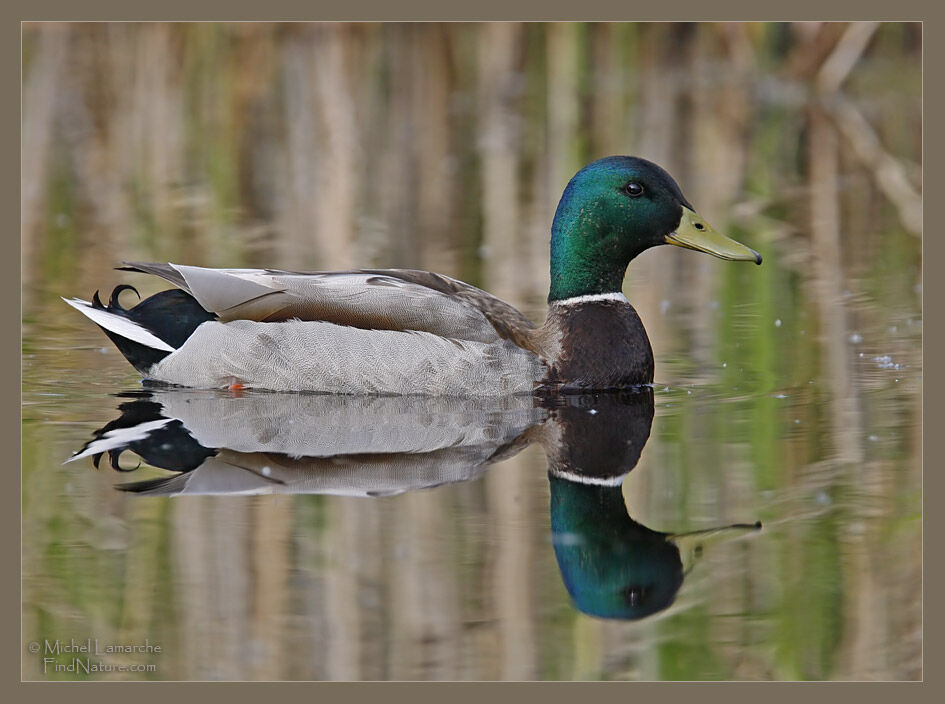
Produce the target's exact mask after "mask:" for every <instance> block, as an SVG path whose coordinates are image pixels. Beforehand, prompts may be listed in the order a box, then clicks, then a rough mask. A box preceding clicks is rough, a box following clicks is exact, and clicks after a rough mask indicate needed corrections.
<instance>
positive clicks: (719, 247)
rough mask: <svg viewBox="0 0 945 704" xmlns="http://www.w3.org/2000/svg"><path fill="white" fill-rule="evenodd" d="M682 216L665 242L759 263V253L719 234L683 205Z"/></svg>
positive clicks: (718, 255) (720, 257)
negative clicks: (677, 225)
mask: <svg viewBox="0 0 945 704" xmlns="http://www.w3.org/2000/svg"><path fill="white" fill-rule="evenodd" d="M682 210H683V214H682V218H681V219H680V221H679V227H677V228H676V231H675V232H672V233H670V234H668V235H666V244H673V245H676V246H677V247H685V248H686V249H694V250H696V251H697V252H705V253H706V254H711V255H713V256H716V257H718V258H719V259H729V260H731V261H743V262H754V263H755V264H761V255H760V254H758V252H756V251H755V250H753V249H749V248H748V247H746V246H745V245H743V244H742V243H741V242H736V241H735V240H733V239H730V238H728V237H726V236H725V235H722V234H719V233H718V232H716V231H715V230H713V229H712V226H711V225H709V223H707V222H706V221H705V220H703V219H702V218H700V217H699V216H698V215H696V214H695V213H694V212H692V211H691V210H690V209H689V208H687V207H686V206H683V209H682Z"/></svg>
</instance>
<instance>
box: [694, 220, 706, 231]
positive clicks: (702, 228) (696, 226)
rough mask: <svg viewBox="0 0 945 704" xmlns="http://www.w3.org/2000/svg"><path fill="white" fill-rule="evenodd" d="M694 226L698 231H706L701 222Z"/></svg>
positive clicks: (695, 223)
mask: <svg viewBox="0 0 945 704" xmlns="http://www.w3.org/2000/svg"><path fill="white" fill-rule="evenodd" d="M692 225H693V227H695V228H696V229H697V230H704V229H705V225H703V224H702V223H701V222H694V223H693V224H692Z"/></svg>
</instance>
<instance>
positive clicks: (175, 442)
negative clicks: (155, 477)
mask: <svg viewBox="0 0 945 704" xmlns="http://www.w3.org/2000/svg"><path fill="white" fill-rule="evenodd" d="M118 408H119V410H120V411H121V415H120V416H119V417H118V418H116V419H115V420H113V421H110V422H109V423H107V424H105V425H104V426H102V427H101V428H99V429H98V430H96V431H95V432H94V433H93V438H92V440H90V441H89V442H87V443H86V444H85V446H84V447H83V448H82V449H81V450H79V452H77V453H76V454H80V453H81V452H82V451H83V450H85V448H87V447H89V446H91V445H92V444H94V443H95V442H98V441H101V440H103V439H107V438H109V437H120V433H121V431H126V432H127V433H128V439H127V441H122V443H121V444H120V445H117V446H115V447H112V448H109V449H106V450H103V451H102V452H98V453H96V454H94V455H92V463H93V464H94V465H95V467H96V468H98V466H99V463H100V462H101V459H102V456H103V455H108V464H109V466H110V467H111V468H112V469H114V470H116V471H119V472H132V471H134V470H136V469H138V467H140V466H141V464H140V462H139V463H138V465H137V466H135V467H123V466H121V463H120V461H119V458H120V457H121V455H122V453H124V452H125V451H127V450H131V451H132V452H134V453H136V454H138V455H139V456H140V457H141V458H142V459H143V460H144V461H145V462H147V463H148V464H149V465H151V466H153V467H160V468H162V469H169V470H172V471H175V472H190V471H192V470H194V469H196V468H197V467H199V466H200V465H201V464H202V463H203V461H204V460H205V459H206V458H207V457H210V456H212V455H215V454H216V450H214V449H209V448H206V447H204V446H203V445H201V444H200V443H198V442H197V441H196V440H195V439H194V438H193V436H192V435H191V434H190V433H189V432H188V431H187V429H186V428H185V427H184V425H183V423H181V422H180V421H179V420H177V419H174V420H168V422H167V423H166V424H165V425H162V426H160V427H157V428H151V429H149V430H147V432H142V433H139V434H135V433H134V429H135V428H137V427H139V426H142V425H144V424H147V423H152V422H154V421H159V420H162V419H165V417H164V416H163V415H162V414H161V408H162V407H161V404H159V403H155V402H153V401H147V400H144V399H140V398H139V399H137V400H134V401H127V402H125V403H123V404H121V405H120V406H119V407H118Z"/></svg>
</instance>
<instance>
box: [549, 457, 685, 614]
mask: <svg viewBox="0 0 945 704" xmlns="http://www.w3.org/2000/svg"><path fill="white" fill-rule="evenodd" d="M549 481H550V482H551V534H552V542H553V544H554V550H555V557H556V558H557V559H558V567H559V568H560V570H561V578H562V579H563V580H564V584H565V587H567V590H568V593H569V594H570V595H571V598H572V599H573V600H574V603H575V606H577V608H578V609H580V610H581V611H583V612H584V613H586V614H589V615H591V616H598V617H601V618H614V619H638V618H643V617H644V616H648V615H650V614H653V613H656V612H657V611H661V610H662V609H665V608H666V607H667V606H669V605H670V604H671V603H673V599H675V597H676V592H677V591H679V587H680V586H681V585H682V582H683V565H682V560H681V559H680V556H679V549H678V548H677V547H676V546H675V545H674V544H673V543H672V542H671V541H670V540H668V537H669V536H668V535H667V534H665V533H658V532H656V531H652V530H650V529H649V528H647V527H646V526H642V525H640V524H639V523H637V522H635V521H634V520H633V519H631V518H630V516H629V515H628V514H627V508H626V505H625V503H624V500H623V494H622V492H621V490H620V485H619V484H617V485H615V486H606V485H600V484H582V483H577V482H572V481H568V480H565V479H560V478H558V477H555V476H553V475H552V476H550V477H549Z"/></svg>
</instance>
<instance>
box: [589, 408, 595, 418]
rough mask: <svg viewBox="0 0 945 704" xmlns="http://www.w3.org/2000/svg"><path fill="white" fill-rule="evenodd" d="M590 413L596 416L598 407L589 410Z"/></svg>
mask: <svg viewBox="0 0 945 704" xmlns="http://www.w3.org/2000/svg"><path fill="white" fill-rule="evenodd" d="M588 413H590V414H591V415H592V416H596V415H597V409H596V408H592V409H591V410H589V411H588Z"/></svg>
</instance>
